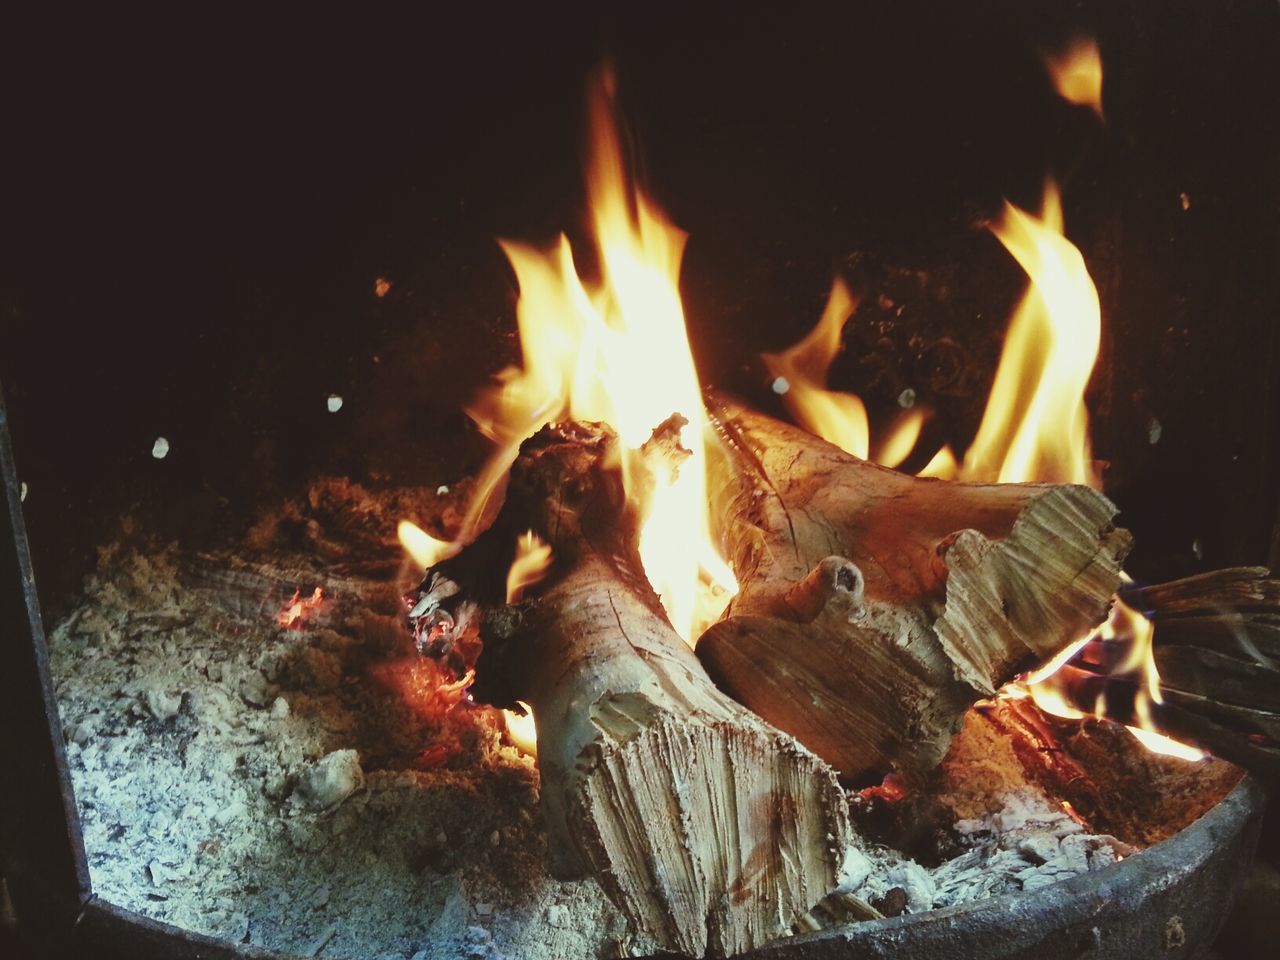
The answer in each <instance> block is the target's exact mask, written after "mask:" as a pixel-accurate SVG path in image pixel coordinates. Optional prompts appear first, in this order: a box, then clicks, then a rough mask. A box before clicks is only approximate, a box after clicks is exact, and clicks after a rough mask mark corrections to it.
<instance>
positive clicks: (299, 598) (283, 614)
mask: <svg viewBox="0 0 1280 960" xmlns="http://www.w3.org/2000/svg"><path fill="white" fill-rule="evenodd" d="M323 600H324V590H323V589H322V588H320V587H316V589H315V592H314V593H312V594H311V596H309V597H304V596H303V595H302V591H301V590H294V591H293V598H292V599H291V600H290V601H289V602H288V603H286V604H285V605H284V606H283V607H281V608H280V612H279V613H277V614H276V622H277V623H278V624H280V626H282V627H296V626H298V625H300V624H301V623H302V621H303V620H305V619H306V616H307V613H308V612H309V611H311V610H314V609H316V608H317V607H319V606H320V604H321V602H322V601H323Z"/></svg>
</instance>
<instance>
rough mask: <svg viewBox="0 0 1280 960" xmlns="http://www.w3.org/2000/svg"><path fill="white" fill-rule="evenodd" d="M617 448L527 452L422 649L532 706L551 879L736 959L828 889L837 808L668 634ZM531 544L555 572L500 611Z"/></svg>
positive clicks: (426, 610)
mask: <svg viewBox="0 0 1280 960" xmlns="http://www.w3.org/2000/svg"><path fill="white" fill-rule="evenodd" d="M666 435H667V436H668V438H669V437H670V436H672V435H673V433H672V431H669V430H668V431H666ZM667 446H668V447H670V446H671V445H670V444H667ZM618 447H619V445H618V443H617V440H616V437H615V436H614V434H613V433H612V431H610V430H609V429H608V428H607V427H604V426H601V425H593V424H583V423H567V424H562V425H557V426H549V427H546V428H544V429H543V430H542V431H541V432H539V433H538V434H536V435H535V436H534V437H532V438H530V439H529V440H527V441H526V442H525V443H524V445H523V446H522V448H521V452H520V456H519V458H518V459H517V461H516V463H515V466H514V467H513V468H512V471H511V480H510V486H509V488H508V492H507V499H506V502H505V504H504V506H503V508H502V510H501V511H500V513H499V515H498V517H497V519H496V520H495V523H494V526H493V527H491V528H490V529H489V530H488V531H486V532H485V533H484V534H483V535H482V536H481V537H480V538H478V539H477V540H476V541H475V542H474V543H473V544H472V545H471V546H470V547H468V548H467V549H465V550H463V551H462V552H461V553H459V554H458V555H457V556H456V557H453V558H452V559H449V560H446V561H444V562H443V563H440V564H438V565H437V566H436V567H434V568H433V569H431V570H429V571H428V573H427V578H426V579H425V580H424V584H423V587H422V588H421V592H420V594H419V597H418V602H417V604H416V605H415V609H414V610H413V611H412V613H411V616H412V617H414V618H415V620H416V623H417V629H418V631H419V642H420V648H422V649H425V650H427V651H428V652H431V653H433V654H434V655H438V656H442V657H444V658H446V659H448V658H449V657H454V658H456V659H455V666H456V668H462V667H465V666H466V665H467V662H468V661H469V660H474V667H475V676H476V682H475V686H474V688H473V692H474V694H475V696H476V697H477V699H480V700H483V701H486V702H489V703H492V704H495V705H497V706H507V707H510V706H514V704H515V701H516V700H517V699H519V700H523V701H526V702H528V703H529V704H531V705H532V707H533V713H534V718H535V721H536V724H537V732H538V764H539V769H540V773H541V777H542V802H543V809H544V813H545V816H546V821H547V826H548V829H549V832H550V835H551V836H550V846H551V849H552V850H553V851H554V852H555V859H554V862H553V863H552V870H553V873H555V875H557V876H558V877H561V878H573V877H578V876H582V875H585V874H591V875H594V876H595V877H596V878H597V879H598V880H599V881H600V882H601V884H602V885H603V886H604V888H605V890H606V891H607V893H608V894H609V896H610V898H611V899H612V900H613V901H614V903H616V904H617V905H618V907H619V908H620V909H621V910H622V911H623V913H624V914H625V915H626V916H627V917H628V918H629V919H630V920H631V921H632V922H633V923H634V924H635V925H636V926H637V927H638V928H640V929H641V930H643V931H645V932H647V933H648V934H650V935H652V936H653V937H654V938H655V939H657V940H658V942H659V943H660V944H661V945H662V946H663V947H664V948H665V949H670V950H676V951H679V952H681V953H684V954H688V955H692V956H702V955H704V954H708V953H709V954H711V955H716V956H728V955H733V954H736V953H739V952H741V951H744V950H748V949H751V948H754V947H757V946H759V945H761V944H763V943H765V942H767V941H769V940H771V939H774V938H776V937H779V936H782V935H784V934H786V933H787V932H788V931H789V929H790V928H791V926H792V924H793V923H794V922H796V921H797V920H798V919H799V918H800V917H801V916H802V915H803V914H805V913H806V912H807V911H808V910H809V909H810V908H812V907H813V906H814V905H815V904H816V903H817V902H818V901H820V900H821V899H822V898H823V897H824V896H826V895H827V894H828V893H830V892H831V890H832V889H833V888H835V886H836V885H837V873H838V870H839V867H840V864H841V862H842V859H843V854H844V849H845V846H846V844H847V841H848V829H849V828H848V822H847V810H846V806H845V801H844V796H843V793H842V791H841V790H840V788H839V786H838V784H837V783H836V780H835V777H834V774H833V773H832V771H831V770H830V769H829V768H828V767H827V766H826V765H825V764H824V763H823V762H822V761H821V760H819V759H818V758H817V757H815V756H814V755H813V754H811V753H809V752H808V751H807V750H806V749H804V748H803V747H801V746H800V745H799V744H798V743H797V742H796V741H795V740H794V739H792V738H791V737H790V736H788V735H787V734H785V733H781V732H779V731H778V730H775V729H773V728H772V727H770V726H768V725H767V724H765V723H764V722H762V721H761V720H760V719H759V718H758V717H756V716H755V715H753V714H752V713H750V712H749V711H748V710H746V709H745V708H744V707H742V706H740V705H739V704H738V703H736V702H734V701H733V700H731V699H730V698H729V697H727V696H725V695H724V694H722V693H721V692H719V691H718V690H717V689H716V688H715V687H714V686H713V685H712V683H711V681H710V679H709V678H708V677H707V675H706V673H705V672H704V670H703V668H702V666H701V665H700V664H699V662H698V660H697V658H696V657H694V656H693V653H692V652H691V651H690V650H689V648H688V646H687V645H686V644H685V643H684V641H682V640H681V639H680V637H679V636H678V635H677V634H676V633H675V631H674V630H673V629H672V628H671V626H670V625H669V624H668V622H667V620H666V618H665V616H664V614H663V611H662V607H661V605H660V603H659V600H658V598H657V597H656V595H655V594H654V592H653V589H652V588H651V587H650V586H649V583H648V581H647V580H646V578H645V575H644V573H643V570H642V567H641V565H640V559H639V556H638V553H637V549H636V523H637V521H636V516H635V512H634V511H633V510H632V509H631V508H630V507H629V506H628V505H627V503H626V501H625V499H624V495H623V489H622V482H621V475H620V470H619V467H618V463H619V449H618ZM527 530H532V531H533V532H534V533H535V534H536V535H537V536H538V537H539V538H541V539H542V540H544V541H545V542H546V543H547V544H548V545H549V546H550V548H551V551H552V554H551V561H550V566H549V567H548V569H547V570H546V571H545V574H544V578H543V579H542V580H541V582H540V583H538V584H537V586H536V587H535V588H533V589H526V597H527V598H528V599H525V600H523V601H521V602H519V603H515V604H507V603H506V598H507V593H506V590H505V584H504V582H503V579H504V575H505V574H506V572H507V570H508V568H509V566H510V564H511V560H512V557H513V548H514V546H515V543H516V539H517V536H518V535H519V534H521V533H524V532H525V531H527ZM481 644H482V645H483V649H482V650H480V652H479V654H478V657H476V656H475V651H476V650H478V649H479V648H480V647H481Z"/></svg>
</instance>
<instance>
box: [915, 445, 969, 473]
mask: <svg viewBox="0 0 1280 960" xmlns="http://www.w3.org/2000/svg"><path fill="white" fill-rule="evenodd" d="M959 473H960V464H959V463H957V462H956V455H955V454H954V453H952V452H951V448H950V447H949V446H944V447H943V448H942V449H941V450H939V451H938V452H937V453H935V454H934V455H933V459H931V460H930V461H929V462H928V463H927V464H925V467H924V469H923V470H921V471H920V472H919V473H918V474H916V476H920V477H937V478H938V479H941V480H954V479H955V478H956V476H957V475H958V474H959Z"/></svg>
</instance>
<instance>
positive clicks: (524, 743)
mask: <svg viewBox="0 0 1280 960" xmlns="http://www.w3.org/2000/svg"><path fill="white" fill-rule="evenodd" d="M516 703H518V704H520V706H521V708H522V709H523V710H524V713H523V714H519V713H516V711H514V710H503V711H502V719H503V720H504V721H505V722H506V725H507V736H508V737H510V738H511V742H512V743H514V744H515V745H516V747H517V748H518V749H520V750H522V751H524V752H525V753H527V754H528V755H529V756H531V757H536V756H537V755H538V727H537V724H535V723H534V721H533V707H531V706H529V705H528V704H527V703H525V702H524V701H523V700H517V701H516Z"/></svg>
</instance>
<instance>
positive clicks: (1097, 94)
mask: <svg viewBox="0 0 1280 960" xmlns="http://www.w3.org/2000/svg"><path fill="white" fill-rule="evenodd" d="M1045 67H1046V69H1048V71H1049V78H1050V79H1051V80H1052V81H1053V86H1054V88H1055V89H1056V90H1057V91H1058V95H1059V96H1061V97H1062V99H1064V100H1066V101H1068V102H1069V103H1074V104H1077V105H1079V106H1082V107H1089V108H1090V109H1091V110H1093V112H1094V113H1096V114H1097V115H1098V116H1099V117H1101V116H1102V55H1101V54H1100V53H1099V52H1098V43H1097V41H1096V40H1094V39H1093V38H1092V37H1081V38H1078V39H1076V40H1075V41H1073V42H1072V43H1071V44H1070V45H1069V46H1068V47H1067V48H1066V50H1064V51H1063V52H1062V53H1060V54H1057V55H1049V56H1046V57H1045Z"/></svg>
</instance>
